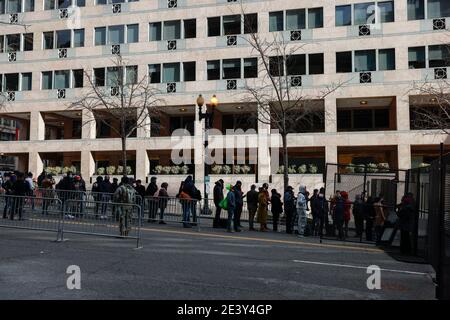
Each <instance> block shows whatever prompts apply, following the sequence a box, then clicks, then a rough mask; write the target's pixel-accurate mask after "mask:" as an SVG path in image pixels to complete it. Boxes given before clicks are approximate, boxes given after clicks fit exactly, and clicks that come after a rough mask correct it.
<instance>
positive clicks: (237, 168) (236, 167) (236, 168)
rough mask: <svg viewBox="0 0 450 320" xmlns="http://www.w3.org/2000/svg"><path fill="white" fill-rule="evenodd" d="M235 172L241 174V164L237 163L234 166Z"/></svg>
mask: <svg viewBox="0 0 450 320" xmlns="http://www.w3.org/2000/svg"><path fill="white" fill-rule="evenodd" d="M233 173H234V174H239V173H241V166H240V165H235V166H234V167H233Z"/></svg>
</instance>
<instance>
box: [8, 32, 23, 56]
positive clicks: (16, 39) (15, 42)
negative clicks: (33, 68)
mask: <svg viewBox="0 0 450 320" xmlns="http://www.w3.org/2000/svg"><path fill="white" fill-rule="evenodd" d="M15 51H20V33H18V34H8V35H7V36H6V52H15Z"/></svg>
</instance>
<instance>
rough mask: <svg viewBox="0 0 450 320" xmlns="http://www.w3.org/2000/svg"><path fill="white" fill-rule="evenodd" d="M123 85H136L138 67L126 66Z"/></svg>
mask: <svg viewBox="0 0 450 320" xmlns="http://www.w3.org/2000/svg"><path fill="white" fill-rule="evenodd" d="M125 83H126V84H127V85H133V84H137V83H138V67H137V66H127V67H125Z"/></svg>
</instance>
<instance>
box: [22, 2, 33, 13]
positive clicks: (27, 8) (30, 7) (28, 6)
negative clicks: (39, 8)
mask: <svg viewBox="0 0 450 320" xmlns="http://www.w3.org/2000/svg"><path fill="white" fill-rule="evenodd" d="M23 11H24V12H33V11H34V0H25V1H24V10H23Z"/></svg>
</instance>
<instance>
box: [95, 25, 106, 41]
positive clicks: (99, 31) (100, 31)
mask: <svg viewBox="0 0 450 320" xmlns="http://www.w3.org/2000/svg"><path fill="white" fill-rule="evenodd" d="M105 44H106V27H98V28H95V45H96V46H104V45H105Z"/></svg>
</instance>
